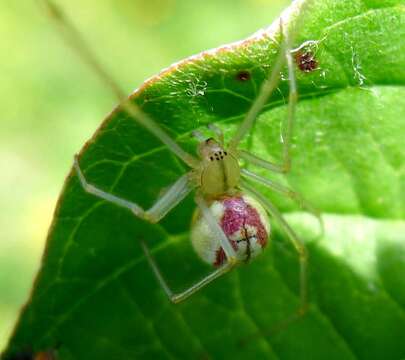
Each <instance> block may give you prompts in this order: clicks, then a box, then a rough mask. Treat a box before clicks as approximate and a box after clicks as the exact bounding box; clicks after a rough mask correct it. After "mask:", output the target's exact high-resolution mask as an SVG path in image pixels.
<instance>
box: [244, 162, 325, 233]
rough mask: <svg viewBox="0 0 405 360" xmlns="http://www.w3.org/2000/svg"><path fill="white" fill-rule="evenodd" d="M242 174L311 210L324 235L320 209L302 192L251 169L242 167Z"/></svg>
mask: <svg viewBox="0 0 405 360" xmlns="http://www.w3.org/2000/svg"><path fill="white" fill-rule="evenodd" d="M241 174H242V176H244V177H246V178H249V179H252V180H254V181H257V182H259V183H261V184H263V185H265V186H267V187H268V188H269V189H271V190H274V191H276V192H278V193H279V194H283V195H286V196H288V197H289V198H290V199H292V200H294V201H295V202H296V203H297V204H298V205H299V206H300V207H302V208H303V209H305V210H307V211H308V212H310V213H311V214H312V215H314V216H315V217H316V218H317V219H318V221H319V224H320V227H321V235H323V233H324V229H325V226H324V223H323V219H322V217H321V214H320V212H319V210H318V209H316V208H315V207H314V206H312V205H311V204H310V203H309V202H308V201H307V200H305V199H304V198H303V197H302V195H301V194H299V193H298V192H296V191H293V190H291V189H290V188H288V187H286V186H283V185H281V184H279V183H276V182H274V181H272V180H269V179H266V178H264V177H262V176H260V175H257V174H255V173H253V172H251V171H249V170H246V169H242V170H241Z"/></svg>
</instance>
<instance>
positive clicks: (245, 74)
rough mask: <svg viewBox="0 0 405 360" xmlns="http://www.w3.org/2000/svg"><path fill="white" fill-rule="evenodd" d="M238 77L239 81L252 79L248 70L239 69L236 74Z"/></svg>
mask: <svg viewBox="0 0 405 360" xmlns="http://www.w3.org/2000/svg"><path fill="white" fill-rule="evenodd" d="M236 79H237V80H239V81H248V80H250V72H249V71H247V70H243V71H239V72H238V73H237V74H236Z"/></svg>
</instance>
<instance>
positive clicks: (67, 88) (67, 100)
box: [0, 0, 290, 350]
mask: <svg viewBox="0 0 405 360" xmlns="http://www.w3.org/2000/svg"><path fill="white" fill-rule="evenodd" d="M57 3H58V4H60V5H61V6H62V7H63V9H64V10H65V11H66V12H67V14H68V15H69V16H70V17H71V18H72V19H73V21H74V22H75V23H76V24H77V26H78V27H79V28H80V29H81V31H82V33H83V34H85V36H86V38H87V39H88V41H89V43H90V44H91V47H92V48H93V49H94V50H95V51H96V53H97V55H98V56H99V58H100V59H101V60H102V62H103V63H104V65H105V66H106V67H107V68H108V70H109V71H110V72H111V73H112V74H113V75H114V76H115V77H116V78H117V80H118V81H119V83H120V85H121V86H122V87H123V88H124V89H125V91H126V92H128V94H129V93H130V92H131V91H132V90H134V89H135V88H136V87H138V86H139V85H140V84H141V83H142V82H143V81H144V80H145V79H146V78H148V77H150V76H152V75H154V74H156V73H157V72H159V71H160V70H161V69H163V68H164V67H167V66H168V65H170V64H171V63H173V62H175V61H178V60H181V59H183V58H185V57H187V56H189V55H192V54H195V53H198V52H200V51H203V50H206V49H210V48H213V47H217V46H219V45H221V44H224V43H228V42H232V41H236V40H240V39H243V38H245V37H247V36H248V35H250V34H251V33H253V32H255V31H256V30H258V29H260V28H263V27H266V26H267V25H269V24H270V23H271V22H272V20H273V19H274V18H275V17H277V16H278V15H279V13H280V12H281V11H282V9H283V8H285V7H286V6H287V5H288V4H289V3H290V1H288V0H205V1H192V0H103V1H96V0H88V1H78V0H69V1H58V2H57ZM43 10H44V9H43V8H42V7H41V4H40V1H27V0H26V1H2V2H0V39H1V41H0V71H1V78H0V109H1V117H0V119H1V120H0V171H1V175H0V229H1V230H0V350H1V349H2V348H3V347H4V346H5V344H6V341H7V338H8V336H9V334H10V331H11V330H12V326H13V324H14V322H15V320H16V317H17V316H18V312H19V309H20V307H21V306H22V305H23V304H24V302H25V301H26V299H27V297H28V295H29V292H30V288H31V284H32V281H33V279H34V276H35V273H36V271H37V269H38V267H39V263H40V258H41V254H42V251H43V248H44V243H45V238H46V233H47V229H48V227H49V225H50V223H51V220H52V213H53V209H54V207H55V204H56V201H57V197H58V193H59V191H60V189H61V187H62V185H63V181H64V178H65V175H66V174H67V173H68V171H69V168H70V167H71V165H72V158H73V154H74V153H75V152H77V151H79V149H80V148H81V146H82V145H83V143H84V142H85V141H86V140H87V139H88V138H89V137H90V136H91V135H92V134H93V132H94V131H95V130H96V128H97V126H98V125H99V124H100V123H101V121H102V120H103V118H104V117H105V116H106V115H107V114H108V113H109V112H110V111H111V110H112V109H113V107H114V106H115V103H116V100H115V98H114V97H113V96H112V95H111V93H110V91H109V89H107V88H105V87H104V86H103V84H102V83H100V81H99V80H98V78H97V77H96V76H95V75H94V74H93V73H92V72H91V71H90V70H89V69H88V68H87V67H86V66H84V65H83V64H82V63H81V62H80V61H79V59H78V58H77V57H76V56H75V55H74V54H73V53H72V51H71V49H70V48H67V47H66V46H65V44H64V43H63V41H62V39H61V38H60V36H59V34H58V33H57V32H56V31H55V29H54V28H53V27H52V24H51V23H50V22H49V19H48V18H47V17H46V16H45V12H44V11H43Z"/></svg>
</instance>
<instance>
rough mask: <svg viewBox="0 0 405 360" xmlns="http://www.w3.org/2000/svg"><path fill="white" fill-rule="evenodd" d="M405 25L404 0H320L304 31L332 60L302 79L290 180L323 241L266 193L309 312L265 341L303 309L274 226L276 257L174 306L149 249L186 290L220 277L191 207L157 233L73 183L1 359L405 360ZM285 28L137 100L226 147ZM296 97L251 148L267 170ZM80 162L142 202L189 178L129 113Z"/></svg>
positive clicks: (192, 66) (189, 69)
mask: <svg viewBox="0 0 405 360" xmlns="http://www.w3.org/2000/svg"><path fill="white" fill-rule="evenodd" d="M404 24H405V7H404V2H403V1H400V0H385V1H383V0H362V1H360V0H356V1H345V0H328V1H325V0H316V1H314V2H313V3H311V6H310V9H309V11H308V12H307V13H305V18H304V21H303V24H302V27H301V30H300V32H299V34H297V38H296V43H295V46H296V47H298V46H299V45H300V44H302V43H303V42H304V41H308V40H312V41H315V42H316V46H315V57H316V61H317V63H318V65H319V66H318V68H317V69H316V70H314V71H311V72H308V73H304V72H302V71H300V70H299V69H298V68H297V77H298V87H299V93H300V101H299V103H298V106H297V116H296V126H295V136H294V139H293V153H292V158H293V170H292V172H291V173H290V174H289V175H288V176H286V177H285V178H280V177H275V178H276V180H277V181H280V182H284V183H287V184H288V185H289V186H291V187H293V188H294V189H296V190H298V191H300V193H302V194H304V196H305V197H306V198H307V199H308V200H309V201H311V203H312V204H314V205H315V206H316V207H317V208H319V209H320V210H321V212H322V215H323V218H324V221H325V225H326V232H325V235H324V236H322V237H319V236H317V234H319V227H318V224H317V221H316V219H314V218H313V217H312V216H311V215H308V214H307V213H305V212H303V211H302V210H301V209H300V208H299V207H298V206H297V205H296V204H295V203H292V202H291V201H289V200H288V199H286V198H283V197H280V196H278V195H275V194H274V193H271V192H269V191H268V190H266V189H264V188H260V189H261V191H262V192H263V193H264V194H265V195H266V196H268V197H269V198H270V199H272V200H273V201H274V202H275V203H276V204H277V206H278V207H279V208H280V210H281V211H282V212H283V213H284V214H285V216H286V219H287V220H288V221H289V222H290V224H291V225H292V226H293V228H294V229H295V230H296V232H297V233H298V234H299V235H300V236H301V237H302V238H303V240H304V241H305V243H306V245H307V247H308V250H309V254H310V264H309V270H310V276H309V285H308V286H309V296H310V303H311V308H310V312H309V313H308V314H307V315H306V316H305V317H303V318H301V319H299V320H297V321H295V322H293V323H291V324H289V325H288V326H286V327H285V328H284V329H282V330H281V331H278V332H276V333H272V334H271V335H269V334H268V331H269V329H271V328H272V326H274V325H275V324H278V323H279V322H280V321H282V320H285V319H287V318H288V317H289V315H291V314H292V313H293V312H294V311H295V310H296V308H297V306H298V287H299V284H298V265H297V256H296V254H295V252H294V249H293V247H292V246H291V244H290V243H289V242H288V240H287V239H286V238H285V235H284V233H283V232H282V231H280V230H279V228H278V227H277V224H273V225H274V226H273V234H272V242H271V246H270V247H269V248H268V249H267V251H265V253H264V254H263V255H262V256H261V257H259V258H257V260H255V261H254V262H252V263H251V264H249V265H247V266H241V267H240V268H238V269H237V270H235V271H233V272H231V273H230V274H228V275H226V276H224V277H223V278H221V279H219V280H217V281H215V282H214V283H213V284H211V285H210V286H208V287H207V288H205V289H203V290H201V291H200V292H198V293H197V294H195V295H194V296H192V297H191V298H190V299H189V300H187V301H185V302H184V303H181V304H179V305H173V304H171V303H170V302H169V300H168V299H167V297H166V295H165V294H164V292H163V291H162V289H161V288H160V287H159V286H158V284H157V281H156V279H155V277H154V275H153V273H152V271H151V269H150V268H149V266H148V264H147V263H146V261H145V258H144V256H143V253H142V250H141V248H140V246H139V240H140V239H144V240H145V241H147V243H148V244H149V246H150V247H151V248H152V252H153V255H154V256H155V258H156V261H157V262H158V264H159V266H160V267H161V268H162V271H163V273H164V274H165V276H166V278H167V280H168V283H169V284H170V286H171V287H172V288H173V289H174V290H175V291H181V290H183V289H185V288H186V287H188V286H189V285H191V284H192V283H193V282H195V281H196V280H198V279H199V278H201V277H202V276H204V275H205V274H207V273H208V272H209V271H211V269H210V268H209V267H208V266H207V265H205V264H203V263H202V262H201V261H200V260H199V259H198V258H197V256H196V255H195V253H194V252H193V250H192V247H191V244H190V242H189V239H188V233H189V228H190V218H191V216H192V212H193V208H194V205H193V201H192V197H189V198H187V199H186V201H184V202H183V203H182V204H181V205H180V206H178V207H177V208H176V209H175V210H174V211H172V212H171V213H170V214H169V215H168V216H167V217H166V218H165V219H164V220H163V221H162V222H161V223H159V224H158V225H150V224H146V223H145V222H143V221H141V220H139V219H137V218H135V217H134V216H132V215H131V214H130V213H129V212H128V211H125V210H123V209H120V208H117V207H116V206H113V205H111V204H108V203H106V202H104V201H101V200H99V199H97V198H95V197H93V196H91V195H88V194H86V193H84V191H83V190H82V188H81V186H80V184H79V182H78V179H77V177H76V174H75V173H74V172H71V174H70V175H69V176H68V178H67V181H66V184H65V186H64V189H63V192H62V195H61V198H60V201H59V205H58V208H57V211H56V213H55V218H54V222H53V225H52V227H51V229H50V233H49V239H48V243H47V248H46V252H45V255H44V258H43V264H42V267H41V270H40V273H39V275H38V277H37V280H36V282H35V286H34V289H33V292H32V296H31V298H30V300H29V302H28V304H27V306H26V307H25V309H24V310H23V312H22V314H21V317H20V319H19V321H18V324H17V326H16V329H15V332H14V334H13V336H12V338H11V340H10V343H9V346H8V348H7V349H6V350H5V353H4V357H5V358H6V359H7V358H11V356H12V355H13V354H14V355H15V354H17V353H18V352H20V351H24V350H25V349H32V351H34V352H36V351H44V350H48V349H53V348H57V349H58V354H59V358H60V359H186V358H190V359H208V358H213V359H225V358H232V359H239V358H240V359H246V358H249V359H262V358H266V359H325V358H327V359H330V360H331V359H338V360H341V359H356V358H358V359H367V360H370V359H382V358H384V359H401V358H404V357H405V342H404V341H403V339H404V334H405V277H404V276H403V274H404V273H405V245H404V244H405V161H404V159H405V146H404V136H405V122H404V120H403V119H404V117H405V105H404V101H403V99H404V96H405V91H404V87H403V86H404V84H405V52H404V51H403V50H404V48H405V26H404ZM271 31H272V32H273V33H267V34H270V35H271V36H270V35H269V36H268V35H266V33H259V34H257V35H256V36H255V37H252V38H250V39H248V40H246V41H245V42H241V43H238V44H236V45H232V46H229V47H224V48H220V49H216V50H214V51H211V52H208V53H206V54H203V55H201V56H197V57H193V58H191V59H187V60H185V61H184V62H182V63H181V64H178V65H176V66H174V67H171V68H170V69H169V70H167V71H164V72H163V73H162V74H161V75H160V76H158V77H155V78H153V79H152V80H151V81H149V82H147V83H146V84H145V85H144V86H143V87H142V88H141V89H140V90H138V91H137V92H136V93H135V94H134V95H133V97H132V98H133V100H134V101H136V102H137V103H138V104H139V105H140V106H142V108H143V109H144V111H146V112H147V113H149V114H150V115H151V116H152V117H153V118H154V119H156V121H158V122H159V124H160V125H161V126H162V127H163V128H164V129H165V130H167V131H168V132H169V133H170V134H171V135H172V136H173V137H174V138H176V139H177V140H178V141H179V143H180V144H181V145H182V146H184V147H185V148H186V149H187V150H189V151H191V152H195V147H196V141H195V140H194V139H192V138H191V137H190V132H191V131H192V130H194V129H198V128H201V129H204V127H205V125H206V124H208V123H216V124H217V125H218V126H220V127H221V128H222V129H223V130H224V131H225V134H226V138H227V139H229V138H230V137H231V136H232V134H233V133H234V131H235V129H236V126H237V125H238V124H239V123H240V121H241V119H242V118H243V116H244V114H245V113H246V111H247V109H248V108H249V106H250V105H251V103H252V101H253V100H254V99H255V97H256V96H257V94H258V89H259V87H260V84H261V82H262V81H263V79H264V78H265V76H266V74H267V73H268V71H270V70H271V68H272V64H273V63H274V59H275V56H276V53H277V46H276V43H275V42H274V40H273V39H274V38H278V34H277V32H278V26H277V23H276V25H275V26H274V27H273V30H271ZM313 44H314V43H313ZM241 72H244V73H245V74H249V76H247V77H248V78H247V79H245V80H243V79H242V80H241V78H243V77H245V76H241ZM283 77H284V78H285V77H286V74H285V73H284V75H283ZM287 94H288V82H287V81H282V83H281V84H280V89H279V91H277V92H276V93H275V94H274V95H273V96H272V98H271V99H270V101H269V103H268V105H267V106H266V109H265V111H264V112H263V113H262V114H261V115H260V117H259V118H258V120H257V123H256V126H255V128H254V130H253V131H252V133H251V135H250V137H249V138H248V139H247V141H246V142H244V144H243V146H245V147H247V148H250V149H251V150H252V151H253V152H255V153H256V154H257V155H259V156H262V157H264V158H266V159H274V160H277V159H279V158H280V150H281V144H280V139H279V138H280V124H281V122H282V119H283V118H285V116H286V102H285V100H284V99H285V98H286V96H287ZM81 166H82V168H83V169H84V172H85V174H86V177H87V178H88V179H89V180H90V182H91V183H93V184H96V185H97V186H99V187H101V188H103V189H106V190H108V191H110V192H112V193H114V194H116V195H118V196H121V197H124V198H126V199H128V200H133V201H136V202H138V203H139V204H140V205H142V206H144V207H148V206H150V205H151V204H152V202H153V200H154V199H155V198H156V197H157V196H158V194H159V193H160V191H162V189H164V188H165V187H166V186H168V185H169V184H170V183H171V182H173V181H174V180H175V179H176V178H177V177H178V176H179V175H180V174H182V173H184V172H185V171H186V168H185V166H184V165H183V164H181V163H180V161H179V160H177V159H176V158H175V157H174V156H173V155H172V154H170V153H169V151H167V149H166V148H165V147H164V146H162V144H161V143H159V141H158V140H156V139H155V138H154V137H153V136H152V135H150V134H149V133H147V132H146V131H145V130H144V129H142V128H140V127H138V126H137V125H136V123H135V122H134V121H133V120H131V119H130V118H129V117H128V116H127V115H126V114H125V113H124V112H122V111H121V110H119V109H117V110H116V111H114V112H113V113H112V114H111V115H110V116H109V117H108V118H107V119H106V121H105V122H104V123H103V125H102V126H101V128H100V129H99V130H98V131H97V132H96V133H95V135H94V137H93V138H92V139H91V140H90V141H89V142H88V144H87V145H86V146H85V148H84V149H83V151H82V155H81ZM251 170H253V171H256V172H258V173H260V174H262V175H266V176H268V174H267V173H266V172H264V171H262V170H260V169H256V168H254V167H251ZM243 341H244V342H243ZM241 343H243V344H241Z"/></svg>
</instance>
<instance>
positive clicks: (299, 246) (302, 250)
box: [242, 181, 308, 317]
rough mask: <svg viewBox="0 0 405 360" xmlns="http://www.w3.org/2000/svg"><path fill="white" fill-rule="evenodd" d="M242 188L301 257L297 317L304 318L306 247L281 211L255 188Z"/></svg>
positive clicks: (305, 305) (305, 303) (244, 186)
mask: <svg viewBox="0 0 405 360" xmlns="http://www.w3.org/2000/svg"><path fill="white" fill-rule="evenodd" d="M242 184H243V185H242V188H243V189H244V190H246V191H247V192H249V193H251V194H252V195H253V196H254V197H256V199H257V200H259V201H260V202H261V203H262V205H263V206H264V207H265V208H266V210H267V211H268V213H269V214H270V215H271V216H272V217H273V218H274V219H275V220H276V221H277V222H278V223H279V224H280V226H281V227H282V229H283V230H284V231H285V233H286V234H287V236H288V238H289V239H290V241H291V242H292V244H293V246H294V248H295V250H296V251H297V253H298V256H299V263H300V295H299V298H300V305H299V308H298V310H297V312H296V315H295V316H294V317H296V316H303V315H304V314H305V313H306V312H307V311H308V302H307V268H308V253H307V250H306V247H305V246H304V244H303V243H302V241H301V240H300V239H299V237H298V235H297V234H296V233H295V231H294V230H293V229H292V228H291V227H290V225H289V224H288V223H287V221H286V220H285V219H284V217H283V216H282V215H281V213H280V211H279V210H278V209H277V208H276V207H275V206H274V205H273V204H272V203H271V202H270V201H269V200H267V199H266V198H265V197H264V196H263V195H261V194H260V193H259V192H258V191H256V190H255V189H254V188H252V187H251V186H249V185H248V184H247V183H246V181H242Z"/></svg>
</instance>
